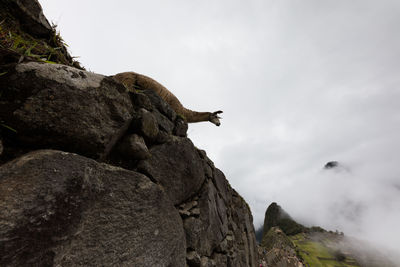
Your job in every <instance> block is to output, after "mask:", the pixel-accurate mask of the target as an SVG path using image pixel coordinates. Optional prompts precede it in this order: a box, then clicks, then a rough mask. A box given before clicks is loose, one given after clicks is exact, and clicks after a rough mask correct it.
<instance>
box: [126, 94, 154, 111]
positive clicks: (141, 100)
mask: <svg viewBox="0 0 400 267" xmlns="http://www.w3.org/2000/svg"><path fill="white" fill-rule="evenodd" d="M129 95H130V96H131V100H132V103H133V104H134V105H135V108H136V107H138V108H144V109H147V110H149V111H152V110H153V104H152V103H151V101H150V99H149V97H148V96H147V95H145V94H143V93H136V92H129Z"/></svg>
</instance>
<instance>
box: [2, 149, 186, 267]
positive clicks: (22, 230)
mask: <svg viewBox="0 0 400 267" xmlns="http://www.w3.org/2000/svg"><path fill="white" fill-rule="evenodd" d="M0 177H1V179H0V188H1V189H0V209H1V210H2V211H3V212H2V213H1V214H0V222H1V225H0V236H1V242H0V255H1V258H0V263H1V266H115V265H118V264H127V263H129V264H132V265H131V266H184V264H185V254H186V248H185V244H184V242H182V240H184V231H183V227H182V220H181V218H180V216H179V213H178V211H177V210H176V209H175V208H174V206H173V204H172V202H171V201H170V200H169V198H168V197H167V195H166V194H165V192H164V191H163V190H162V188H160V187H159V186H158V185H156V184H155V183H153V182H152V181H151V180H150V179H149V178H147V177H146V176H144V175H141V174H139V173H136V172H131V171H127V170H124V169H122V168H118V167H113V166H110V165H107V164H100V163H98V162H96V161H94V160H91V159H88V158H85V157H82V156H79V155H76V154H72V153H66V152H61V151H55V150H38V151H34V152H31V153H28V154H26V155H24V156H22V157H20V158H18V159H16V160H14V161H11V162H9V163H7V164H4V165H3V166H1V167H0ZM155 222H156V223H155Z"/></svg>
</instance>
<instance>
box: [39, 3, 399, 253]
mask: <svg viewBox="0 0 400 267" xmlns="http://www.w3.org/2000/svg"><path fill="white" fill-rule="evenodd" d="M40 2H41V4H42V6H43V9H44V13H45V15H46V16H47V18H48V19H49V20H50V21H52V22H54V23H55V24H57V25H58V29H59V30H60V31H61V35H62V36H63V38H64V39H65V41H66V42H67V44H68V45H69V48H70V52H71V53H72V55H74V56H79V57H80V58H79V61H80V62H81V63H82V64H83V66H85V67H86V68H87V69H88V70H91V71H94V72H97V73H101V74H105V75H112V74H115V73H118V72H123V71H135V72H139V73H142V74H145V75H148V76H150V77H152V78H154V79H156V80H157V81H159V82H160V83H162V84H163V85H165V86H166V87H167V88H169V90H170V91H172V92H173V93H174V94H175V95H176V96H177V97H178V98H179V99H180V100H181V102H182V103H183V104H184V105H185V106H186V107H187V108H190V109H193V110H198V111H215V110H219V109H222V110H223V111H224V114H223V120H222V125H221V126H220V127H216V126H214V125H212V124H210V123H199V124H191V125H189V131H188V134H189V137H190V138H191V139H192V141H193V142H194V144H195V145H196V146H197V147H199V148H202V149H204V150H206V151H207V154H208V156H209V157H210V158H211V159H212V160H213V161H214V162H215V164H216V166H217V167H218V168H220V169H221V170H222V171H223V172H224V173H225V175H226V176H227V179H228V180H229V182H230V183H231V185H232V186H233V187H234V188H235V189H236V190H237V191H239V193H240V194H241V195H242V196H243V197H244V198H245V199H246V201H247V202H248V203H249V204H250V206H251V209H252V212H253V216H254V223H255V226H256V227H258V226H260V225H261V223H262V222H263V220H264V213H265V210H266V208H267V206H268V205H269V204H270V203H271V202H273V201H276V202H278V204H280V205H281V206H282V207H283V208H284V209H285V210H287V211H288V212H289V214H291V215H292V216H293V217H294V218H296V219H298V220H300V221H301V222H303V223H306V224H313V225H320V226H322V227H324V228H327V229H329V230H335V229H338V230H340V231H343V232H345V234H348V235H352V236H355V237H358V238H363V239H367V240H370V241H373V242H374V243H377V244H385V245H387V246H389V247H391V248H393V249H396V250H399V246H398V243H399V241H400V228H399V227H398V226H399V225H400V177H399V175H400V157H399V153H400V142H399V136H400V104H399V102H400V75H399V74H400V30H399V27H400V26H399V25H400V1H398V0H375V1H372V0H302V1H300V0H290V1H289V0H219V1H215V0H201V1H200V0H191V1H187V0H147V1H128V0H126V1H123V0H119V1H117V0H115V1H112V2H111V1H104V0H97V1H80V0H79V1H78V0H70V1H61V0H40ZM331 160H336V161H339V162H340V163H341V164H342V166H341V167H340V168H338V169H336V170H330V171H326V170H322V168H323V166H324V164H325V163H326V162H328V161H331Z"/></svg>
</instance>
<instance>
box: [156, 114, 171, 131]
mask: <svg viewBox="0 0 400 267" xmlns="http://www.w3.org/2000/svg"><path fill="white" fill-rule="evenodd" d="M153 114H154V116H155V118H156V120H157V123H158V127H159V128H160V130H162V131H164V132H166V133H167V134H172V130H173V129H174V124H173V123H172V121H170V120H169V119H168V118H167V117H165V116H164V115H162V114H161V113H160V112H159V111H158V110H155V111H154V112H153Z"/></svg>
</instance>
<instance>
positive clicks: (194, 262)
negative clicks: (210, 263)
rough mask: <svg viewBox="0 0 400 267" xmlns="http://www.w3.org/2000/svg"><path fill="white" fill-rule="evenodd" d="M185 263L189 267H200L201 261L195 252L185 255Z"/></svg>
mask: <svg viewBox="0 0 400 267" xmlns="http://www.w3.org/2000/svg"><path fill="white" fill-rule="evenodd" d="M186 261H187V264H188V265H189V267H200V266H201V259H200V256H199V254H197V252H196V251H193V250H192V251H189V252H188V253H187V254H186Z"/></svg>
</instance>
